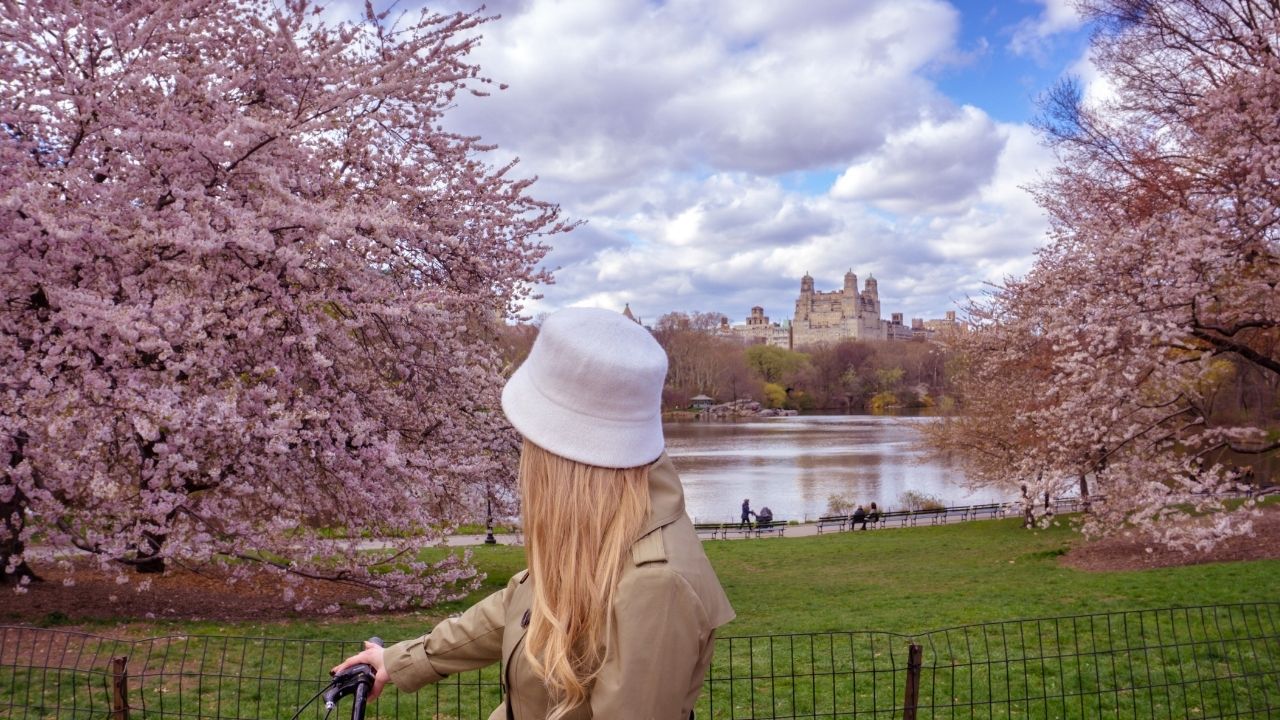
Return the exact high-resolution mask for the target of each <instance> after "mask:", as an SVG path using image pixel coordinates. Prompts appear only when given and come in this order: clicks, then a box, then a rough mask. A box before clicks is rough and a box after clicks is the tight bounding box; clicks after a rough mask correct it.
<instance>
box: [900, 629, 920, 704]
mask: <svg viewBox="0 0 1280 720" xmlns="http://www.w3.org/2000/svg"><path fill="white" fill-rule="evenodd" d="M923 658H924V648H922V647H920V646H919V645H917V644H915V643H911V644H910V645H908V646H907V687H906V690H905V691H904V692H903V697H902V720H916V705H917V704H919V700H920V667H921V665H923V662H922V660H923Z"/></svg>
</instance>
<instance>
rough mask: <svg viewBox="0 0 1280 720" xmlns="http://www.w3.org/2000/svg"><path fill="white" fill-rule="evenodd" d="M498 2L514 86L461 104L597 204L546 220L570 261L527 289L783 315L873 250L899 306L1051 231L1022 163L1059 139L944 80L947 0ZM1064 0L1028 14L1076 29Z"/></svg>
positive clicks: (927, 302)
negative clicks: (564, 220) (999, 117)
mask: <svg viewBox="0 0 1280 720" xmlns="http://www.w3.org/2000/svg"><path fill="white" fill-rule="evenodd" d="M462 3H463V0H446V5H444V8H445V9H448V10H453V9H461V10H469V9H472V8H471V7H470V6H469V5H463V4H462ZM477 4H478V2H477ZM499 5H500V6H499V7H494V6H493V4H492V3H491V4H490V7H491V10H496V11H498V12H501V13H502V15H503V18H502V19H501V20H499V21H496V22H493V23H488V24H486V25H484V26H483V27H482V28H481V30H482V32H483V33H484V39H483V42H482V43H481V44H480V45H479V47H478V48H477V49H476V50H475V51H474V52H473V54H472V56H471V57H470V58H469V60H470V61H472V62H475V63H477V64H479V65H480V66H481V68H482V74H483V75H485V76H486V77H491V78H493V79H494V80H496V81H498V82H502V83H507V84H509V86H510V87H509V89H508V90H505V91H496V92H494V94H493V95H492V96H490V97H486V98H472V97H470V96H469V95H465V94H464V95H460V96H459V98H458V106H457V107H456V108H454V109H453V110H452V111H451V112H450V113H449V114H448V116H447V118H446V122H447V125H448V127H450V128H452V129H456V130H459V131H461V132H465V133H467V134H477V135H479V136H481V137H482V138H483V139H484V140H485V141H486V142H492V143H497V144H498V146H499V147H500V150H499V151H498V152H495V153H493V155H492V157H491V158H490V159H491V160H492V162H493V163H494V164H499V163H502V162H505V161H506V160H507V159H509V158H512V157H516V156H518V157H520V158H521V164H520V166H519V167H518V170H517V172H519V173H523V174H524V175H535V174H536V175H538V176H539V178H540V179H539V182H538V183H536V184H535V185H534V186H533V188H532V191H531V192H532V194H533V195H535V196H536V197H538V198H541V199H546V200H549V201H552V202H556V203H559V204H560V205H561V206H562V209H563V211H564V214H565V215H566V216H567V217H569V218H573V219H583V220H586V221H587V224H585V225H584V226H582V227H580V228H578V229H577V230H575V231H573V232H572V233H570V234H568V235H563V236H557V237H554V238H552V239H551V244H552V245H553V250H552V252H551V253H550V254H549V255H548V257H547V260H546V265H547V266H548V267H551V268H556V269H557V270H556V283H555V284H554V285H551V286H549V287H547V288H544V289H542V292H543V293H544V294H545V297H544V298H543V299H542V300H539V301H535V302H534V303H532V304H531V306H530V307H529V308H528V312H530V313H535V314H536V313H538V312H543V311H549V310H554V309H556V308H559V307H563V306H567V305H574V304H586V305H597V306H603V307H613V308H616V309H621V308H622V306H623V304H624V303H630V304H631V307H632V309H633V311H635V312H636V313H638V314H639V315H641V316H642V317H644V318H646V319H649V320H656V319H657V316H658V315H660V314H662V313H665V312H668V311H671V310H686V311H691V310H704V311H705V310H714V311H720V312H724V313H726V314H729V315H730V316H731V317H733V318H735V319H740V318H741V316H744V315H745V314H746V312H747V311H748V309H749V308H750V307H751V306H752V305H756V304H761V305H764V306H765V309H766V314H769V315H770V316H772V317H774V319H782V318H785V317H789V316H790V315H791V312H792V309H793V307H794V301H795V296H796V293H797V290H798V287H799V278H800V276H801V275H802V274H803V273H804V272H806V271H807V272H811V273H813V274H814V276H815V278H816V279H817V281H818V284H819V286H820V287H824V288H828V289H834V288H836V287H839V284H840V281H841V276H842V275H843V273H844V271H845V270H846V269H850V268H851V269H853V270H854V271H855V272H857V273H858V275H859V277H860V278H862V279H865V278H866V277H867V276H868V275H869V274H873V273H874V274H875V276H876V278H877V279H878V280H879V284H880V294H881V297H882V300H883V301H884V308H885V313H886V315H887V314H888V313H890V312H899V311H901V312H904V313H905V314H906V315H907V316H908V317H911V316H928V317H934V316H937V315H940V314H941V313H942V312H943V311H945V310H946V309H948V308H950V307H952V306H953V303H954V302H955V301H956V300H959V299H962V298H963V297H964V296H965V295H966V294H971V293H974V292H977V291H979V290H980V289H981V286H982V282H983V281H984V280H999V279H1001V278H1002V277H1003V276H1004V275H1005V274H1009V273H1013V272H1021V271H1023V270H1025V268H1026V266H1027V265H1028V264H1029V258H1030V252H1031V249H1032V248H1033V247H1035V246H1036V245H1037V244H1039V242H1040V241H1041V239H1042V236H1043V231H1044V220H1043V218H1042V217H1041V215H1040V213H1039V209H1038V208H1037V207H1036V206H1035V205H1034V203H1033V202H1032V201H1031V199H1030V197H1029V196H1028V195H1027V194H1026V193H1025V192H1024V191H1023V190H1021V189H1020V188H1019V187H1018V186H1019V185H1020V184H1025V183H1026V182H1028V181H1031V180H1033V179H1034V178H1035V170H1036V169H1037V168H1047V167H1048V166H1049V162H1050V161H1051V158H1050V157H1049V156H1048V154H1047V152H1046V151H1044V150H1043V149H1042V148H1040V147H1039V146H1038V145H1037V144H1036V143H1035V138H1034V136H1033V135H1032V134H1031V133H1030V131H1029V130H1027V129H1026V128H1025V127H1024V126H1017V125H1001V124H997V123H995V122H993V121H992V119H991V118H990V117H989V116H988V115H987V114H986V113H985V112H983V111H982V110H981V109H979V108H975V107H969V106H958V105H957V104H956V103H954V102H952V101H951V100H949V99H948V98H946V97H945V96H943V95H942V94H941V93H940V92H939V91H938V89H937V87H936V86H935V85H934V81H933V79H932V77H931V74H932V73H933V72H934V71H935V70H936V68H937V67H938V66H939V65H944V64H951V65H955V64H956V58H958V57H960V56H961V55H962V53H959V52H958V50H957V47H956V41H957V36H958V32H959V20H960V17H959V13H958V12H957V11H956V9H955V8H954V7H952V6H951V5H949V4H947V3H945V2H943V1H942V0H860V1H859V2H848V1H847V0H810V1H808V2H806V3H803V4H802V5H801V6H797V5H795V4H788V3H782V2H777V1H776V0H667V1H666V2H659V3H655V2H650V1H648V0H590V1H589V2H578V1H572V2H569V1H561V2H556V1H554V0H502V1H501V2H500V3H499ZM1062 7H1064V6H1063V5H1061V3H1059V2H1058V1H1057V0H1046V3H1045V10H1044V12H1043V14H1042V15H1041V16H1040V17H1038V18H1037V19H1036V21H1035V22H1034V23H1033V24H1029V25H1028V26H1027V30H1026V31H1027V32H1028V33H1030V35H1029V36H1028V37H1034V38H1041V37H1046V36H1048V35H1051V34H1053V33H1056V32H1061V31H1062V30H1063V29H1070V28H1071V27H1072V25H1071V23H1072V22H1075V21H1072V20H1071V19H1070V18H1069V17H1068V16H1066V15H1063V14H1062ZM837 172H840V173H841V174H840V176H839V178H838V179H837V180H836V181H835V184H834V185H833V186H832V187H830V188H828V187H825V183H823V186H818V185H817V184H816V183H803V182H802V183H795V182H793V180H794V178H795V177H796V176H797V175H801V176H804V173H812V174H811V175H808V176H804V177H805V178H807V179H812V178H818V177H820V178H823V179H824V180H826V179H827V178H830V177H832V176H834V175H835V173H837Z"/></svg>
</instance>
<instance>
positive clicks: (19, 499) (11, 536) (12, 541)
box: [0, 431, 41, 585]
mask: <svg viewBox="0 0 1280 720" xmlns="http://www.w3.org/2000/svg"><path fill="white" fill-rule="evenodd" d="M26 444H27V434H26V433H25V432H21V431H19V432H18V434H17V436H15V437H14V446H13V450H11V451H10V452H9V468H16V467H18V465H19V464H20V463H21V462H22V460H23V457H24V456H23V453H22V450H23V447H25V446H26ZM5 475H6V477H4V479H3V481H0V497H5V496H6V495H7V496H8V499H7V500H0V585H16V584H18V583H20V582H22V579H23V578H27V581H28V582H32V581H37V582H38V581H39V580H41V578H40V576H39V575H36V573H35V571H34V570H32V569H31V566H30V565H28V564H27V561H26V560H21V561H19V562H18V564H17V567H15V568H14V569H13V572H5V571H4V568H7V567H9V562H10V561H11V560H12V559H13V558H15V557H21V556H22V554H23V553H24V552H25V551H26V546H25V545H24V544H23V542H22V529H23V528H24V527H26V524H27V496H26V495H25V494H24V493H23V492H22V490H21V489H20V488H18V487H17V486H16V485H14V484H13V480H12V479H11V477H9V476H8V473H7V472H6V473H5Z"/></svg>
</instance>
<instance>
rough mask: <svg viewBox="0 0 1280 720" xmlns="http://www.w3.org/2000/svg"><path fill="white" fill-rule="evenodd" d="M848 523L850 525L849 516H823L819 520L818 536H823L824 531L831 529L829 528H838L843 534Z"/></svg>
mask: <svg viewBox="0 0 1280 720" xmlns="http://www.w3.org/2000/svg"><path fill="white" fill-rule="evenodd" d="M848 523H849V516H848V515H823V516H822V517H820V518H818V534H819V535H821V534H822V529H823V528H829V527H834V528H837V529H838V530H840V531H841V532H843V531H844V526H845V525H847V524H848Z"/></svg>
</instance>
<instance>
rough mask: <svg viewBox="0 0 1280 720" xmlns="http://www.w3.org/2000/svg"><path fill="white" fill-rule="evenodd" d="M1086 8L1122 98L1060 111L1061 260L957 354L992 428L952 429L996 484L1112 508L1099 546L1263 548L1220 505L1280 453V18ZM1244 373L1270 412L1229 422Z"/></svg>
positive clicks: (1243, 0) (1101, 525) (1050, 108)
mask: <svg viewBox="0 0 1280 720" xmlns="http://www.w3.org/2000/svg"><path fill="white" fill-rule="evenodd" d="M1082 9H1083V10H1084V12H1085V13H1086V15H1087V16H1088V17H1090V18H1091V19H1092V20H1093V21H1094V22H1095V23H1096V26H1097V27H1098V32H1097V34H1096V36H1095V41H1094V44H1093V58H1094V62H1095V63H1096V65H1097V67H1098V68H1099V70H1100V71H1101V74H1102V77H1103V80H1104V81H1105V83H1106V87H1107V88H1108V89H1109V92H1107V93H1101V94H1098V95H1096V96H1095V97H1094V99H1090V98H1089V97H1086V94H1085V93H1084V92H1083V91H1082V89H1081V87H1080V86H1079V85H1078V84H1076V83H1071V82H1068V83H1064V84H1063V85H1061V86H1059V87H1058V88H1056V89H1055V91H1054V92H1052V93H1051V94H1050V96H1049V98H1048V101H1047V104H1046V113H1045V120H1044V123H1043V125H1044V129H1045V131H1046V136H1047V137H1048V139H1049V141H1050V142H1051V143H1052V144H1053V146H1054V147H1055V148H1056V149H1057V151H1058V152H1059V157H1060V160H1061V162H1060V164H1059V166H1058V167H1057V169H1056V171H1055V172H1054V173H1053V175H1052V176H1051V177H1049V178H1048V179H1047V180H1046V182H1044V183H1043V184H1042V185H1041V186H1040V187H1038V188H1037V189H1036V193H1037V197H1038V199H1039V201H1040V203H1041V205H1042V206H1043V207H1044V208H1045V209H1046V210H1047V212H1048V214H1049V217H1050V220H1051V237H1050V243H1049V244H1048V246H1047V247H1045V248H1044V249H1043V250H1042V251H1041V252H1040V253H1039V255H1038V257H1037V260H1036V263H1035V265H1034V267H1033V269H1032V270H1031V271H1030V273H1029V274H1028V275H1027V276H1026V277H1025V278H1021V279H1018V280H1011V281H1009V282H1007V283H1005V284H1004V285H1003V286H1002V287H1000V288H998V289H997V290H996V291H995V292H994V293H993V295H992V296H991V297H990V298H989V301H983V302H979V303H977V304H976V305H975V308H974V309H973V310H974V313H973V314H974V316H975V319H976V320H978V321H980V324H982V325H983V329H982V330H981V331H980V332H978V333H976V334H974V335H972V336H970V337H968V338H960V339H958V342H959V343H961V344H962V345H965V346H966V348H965V349H966V352H965V357H966V358H967V359H968V361H969V364H968V366H967V367H966V369H965V370H964V372H963V375H964V377H965V381H964V383H962V384H964V385H966V386H967V389H968V392H967V399H969V400H970V401H971V404H970V405H969V408H970V411H971V412H972V413H973V415H974V417H975V418H978V419H980V420H981V421H985V423H986V426H987V430H986V431H985V432H984V431H983V428H982V422H978V423H973V422H971V423H968V424H966V423H964V422H957V423H952V424H951V425H950V427H949V428H947V429H943V430H940V432H942V433H944V434H945V433H947V432H950V433H951V435H950V436H949V437H948V438H946V442H945V443H944V444H945V445H946V446H947V447H950V448H952V449H958V450H959V449H961V448H962V446H964V445H965V444H973V443H977V444H979V445H980V446H981V448H980V449H979V450H978V451H976V452H966V451H963V450H961V453H960V454H961V456H963V457H965V458H966V459H967V460H968V461H969V462H970V463H972V464H974V465H975V466H976V467H978V468H979V469H980V474H979V476H980V477H981V478H983V479H985V480H986V481H989V482H1002V483H1005V484H1010V485H1014V484H1019V483H1023V482H1030V483H1031V484H1032V485H1033V486H1034V488H1035V490H1036V492H1042V491H1049V492H1060V491H1065V490H1067V489H1069V488H1073V487H1079V488H1080V489H1081V490H1083V491H1085V492H1088V490H1089V489H1091V490H1092V491H1093V492H1094V493H1096V494H1100V495H1103V496H1105V502H1101V503H1098V504H1097V505H1096V511H1095V512H1094V513H1092V515H1091V516H1090V518H1089V519H1088V521H1087V523H1086V528H1087V529H1091V530H1095V531H1100V532H1108V531H1118V530H1121V529H1125V528H1132V527H1138V528H1141V529H1144V530H1148V531H1151V532H1152V533H1153V534H1154V536H1155V537H1156V538H1157V539H1159V540H1163V541H1166V542H1169V543H1173V544H1175V545H1182V546H1207V545H1210V544H1212V543H1213V542H1215V541H1216V540H1217V539H1219V538H1221V537H1224V536H1227V535H1230V534H1234V533H1239V532H1245V531H1247V530H1248V524H1249V523H1248V514H1249V511H1248V503H1246V505H1245V508H1244V509H1243V512H1235V513H1233V512H1224V511H1223V507H1222V502H1221V497H1222V495H1223V494H1225V493H1228V492H1231V491H1239V490H1242V489H1245V483H1244V481H1245V480H1247V479H1248V478H1247V476H1248V474H1249V470H1248V467H1249V463H1248V462H1247V460H1246V459H1247V458H1248V457H1250V456H1253V457H1259V456H1263V457H1275V455H1276V453H1277V451H1278V450H1280V430H1278V428H1280V418H1278V417H1277V413H1276V409H1277V408H1276V398H1277V392H1276V388H1277V381H1278V380H1280V330H1278V328H1280V290H1278V288H1277V284H1278V283H1280V224H1278V222H1280V209H1278V208H1280V202H1278V201H1280V184H1277V182H1276V178H1277V177H1280V123H1277V121H1276V119H1277V118H1278V117H1280V55H1278V53H1280V45H1278V44H1277V38H1280V8H1277V6H1276V5H1274V4H1273V3H1265V2H1254V1H1253V0H1222V1H1210V0H1178V1H1175V2H1162V3H1150V2H1143V1H1141V0H1089V1H1088V2H1085V3H1084V4H1083V5H1082ZM1020 357H1022V358H1024V362H1019V358H1020ZM1243 375H1249V376H1251V377H1252V378H1253V380H1252V381H1251V382H1252V385H1251V387H1252V388H1253V389H1254V391H1255V392H1256V393H1258V395H1259V396H1260V397H1258V400H1259V402H1257V403H1254V404H1253V409H1252V410H1250V411H1248V412H1239V411H1237V412H1233V413H1222V412H1217V411H1215V409H1214V405H1215V403H1214V398H1215V397H1216V396H1217V394H1218V391H1219V389H1220V388H1221V386H1222V384H1223V383H1224V382H1227V381H1229V380H1232V379H1233V378H1234V379H1235V380H1232V381H1239V378H1240V377H1241V376H1243ZM975 398H977V399H976V401H975ZM1237 410H1239V409H1238V408H1237ZM992 446H995V447H997V448H998V453H997V454H995V455H989V454H987V453H988V451H989V450H990V448H991V447H992ZM983 457H988V458H989V459H990V460H991V462H990V463H989V464H986V465H985V466H984V461H982V460H981V459H980V458H983ZM1001 465H1003V468H1002V467H1001ZM1090 486H1091V487H1090ZM1034 494H1035V493H1033V495H1034ZM1188 511H1192V512H1197V513H1199V512H1207V511H1216V512H1214V513H1213V514H1212V517H1211V519H1208V520H1205V519H1199V520H1193V519H1190V518H1189V517H1188V516H1187V514H1186V513H1187V512H1188Z"/></svg>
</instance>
